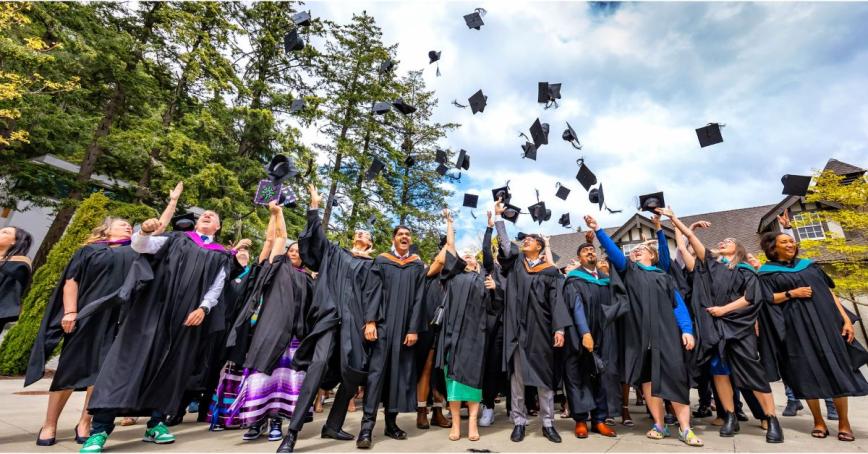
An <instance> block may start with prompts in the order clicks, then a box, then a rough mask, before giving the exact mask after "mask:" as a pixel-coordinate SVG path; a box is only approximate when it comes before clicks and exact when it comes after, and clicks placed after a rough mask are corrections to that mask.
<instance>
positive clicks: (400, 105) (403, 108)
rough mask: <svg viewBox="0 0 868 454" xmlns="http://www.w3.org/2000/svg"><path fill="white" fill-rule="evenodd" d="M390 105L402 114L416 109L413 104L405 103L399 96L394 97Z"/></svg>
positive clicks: (407, 113)
mask: <svg viewBox="0 0 868 454" xmlns="http://www.w3.org/2000/svg"><path fill="white" fill-rule="evenodd" d="M392 105H393V106H395V110H397V111H398V112H401V113H402V114H404V115H409V114H411V113H413V112H415V111H416V107H415V106H411V105H409V104H407V103H405V102H404V100H403V99H401V98H398V99H396V100H395V101H394V102H393V103H392Z"/></svg>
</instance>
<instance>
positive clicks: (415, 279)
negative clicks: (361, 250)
mask: <svg viewBox="0 0 868 454" xmlns="http://www.w3.org/2000/svg"><path fill="white" fill-rule="evenodd" d="M412 244H413V232H412V231H411V230H410V228H409V227H407V226H404V225H399V226H397V227H395V229H394V230H393V231H392V250H391V251H389V252H384V253H382V254H380V255H379V256H377V258H376V259H374V266H373V267H372V272H373V273H374V274H375V275H376V277H377V278H378V279H380V282H381V292H380V295H381V296H380V297H378V298H375V299H372V300H370V301H369V302H368V306H367V308H366V311H365V331H364V332H365V340H366V341H368V342H369V343H371V346H370V347H371V356H370V360H369V361H370V362H369V371H368V378H367V382H366V383H367V384H366V386H365V408H364V415H363V416H362V425H361V430H360V431H359V436H358V438H357V439H356V447H357V448H360V449H369V448H370V447H371V444H372V435H373V430H374V424H375V423H376V420H377V408H378V407H379V405H380V402H381V401H382V403H383V407H384V409H385V413H386V427H385V431H384V434H385V435H386V436H387V437H390V438H394V439H396V440H404V439H406V438H407V432H404V431H403V430H401V428H400V427H398V424H397V422H396V419H397V416H398V413H410V412H415V411H416V405H417V395H416V384H417V378H416V352H415V349H414V346H415V344H416V341H417V340H418V338H419V336H418V334H419V333H420V332H423V331H425V330H426V329H427V324H428V321H427V320H424V319H423V317H422V316H423V314H424V304H423V298H424V296H425V291H424V285H425V275H426V270H425V264H424V263H423V262H422V260H421V259H420V258H419V256H418V255H416V254H413V253H412V252H411V251H410V246H412Z"/></svg>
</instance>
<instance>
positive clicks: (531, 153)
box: [521, 142, 536, 161]
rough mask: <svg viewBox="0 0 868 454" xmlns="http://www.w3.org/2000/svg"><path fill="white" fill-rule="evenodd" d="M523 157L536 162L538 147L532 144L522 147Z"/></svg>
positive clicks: (528, 143)
mask: <svg viewBox="0 0 868 454" xmlns="http://www.w3.org/2000/svg"><path fill="white" fill-rule="evenodd" d="M521 157H522V158H527V159H531V160H534V161H536V145H534V144H533V143H531V142H525V143H524V145H522V146H521Z"/></svg>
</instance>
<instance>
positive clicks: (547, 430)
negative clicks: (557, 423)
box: [542, 427, 561, 443]
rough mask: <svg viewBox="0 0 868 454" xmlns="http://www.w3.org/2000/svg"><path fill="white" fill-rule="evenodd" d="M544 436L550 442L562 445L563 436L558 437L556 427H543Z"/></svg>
mask: <svg viewBox="0 0 868 454" xmlns="http://www.w3.org/2000/svg"><path fill="white" fill-rule="evenodd" d="M542 429H543V436H545V437H546V439H548V441H550V442H552V443H560V442H561V436H560V435H558V431H556V430H555V428H554V427H543V428H542Z"/></svg>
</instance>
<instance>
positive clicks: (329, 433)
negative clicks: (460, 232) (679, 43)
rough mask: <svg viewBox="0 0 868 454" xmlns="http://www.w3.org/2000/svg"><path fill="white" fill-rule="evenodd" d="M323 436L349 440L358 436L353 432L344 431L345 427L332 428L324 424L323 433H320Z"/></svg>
mask: <svg viewBox="0 0 868 454" xmlns="http://www.w3.org/2000/svg"><path fill="white" fill-rule="evenodd" d="M320 436H321V437H322V438H331V439H332V440H340V441H349V440H352V439H353V438H356V437H355V436H354V435H353V434H351V433H348V432H344V430H343V429H338V430H335V429H332V428H331V427H329V426H322V433H321V434H320Z"/></svg>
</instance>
